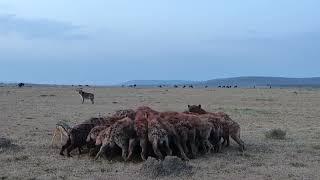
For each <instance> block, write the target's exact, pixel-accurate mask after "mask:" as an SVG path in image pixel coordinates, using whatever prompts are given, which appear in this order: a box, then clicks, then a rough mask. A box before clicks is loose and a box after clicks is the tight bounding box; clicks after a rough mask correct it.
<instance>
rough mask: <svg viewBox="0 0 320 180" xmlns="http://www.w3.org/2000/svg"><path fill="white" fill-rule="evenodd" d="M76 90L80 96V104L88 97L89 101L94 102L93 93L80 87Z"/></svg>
mask: <svg viewBox="0 0 320 180" xmlns="http://www.w3.org/2000/svg"><path fill="white" fill-rule="evenodd" d="M77 91H78V92H79V94H80V95H81V97H82V104H83V103H84V100H85V99H90V101H91V103H92V104H94V94H92V93H88V92H84V91H83V90H82V89H79V90H77Z"/></svg>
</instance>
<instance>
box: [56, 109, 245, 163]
mask: <svg viewBox="0 0 320 180" xmlns="http://www.w3.org/2000/svg"><path fill="white" fill-rule="evenodd" d="M67 133H68V139H67V141H66V143H65V144H64V145H63V146H62V148H61V151H60V154H61V155H64V151H65V150H67V156H71V155H70V153H71V151H72V150H74V149H76V148H78V150H79V154H81V150H82V147H85V146H86V147H88V149H89V152H90V154H91V155H94V156H95V159H98V158H99V157H101V156H104V157H108V156H109V157H110V156H112V155H113V150H114V149H115V148H118V149H119V148H120V149H121V152H122V153H121V155H122V158H123V159H124V161H129V160H131V159H132V157H133V156H134V155H135V154H136V155H137V157H141V159H142V160H146V159H147V158H148V157H149V156H154V157H156V158H158V159H161V160H162V159H164V158H165V156H171V155H175V156H178V157H180V158H181V159H183V160H189V159H190V158H196V157H197V156H199V155H201V154H207V153H210V152H221V151H222V150H223V149H224V148H225V147H228V146H229V145H230V140H229V139H230V137H231V138H232V139H233V140H234V141H235V142H236V143H237V144H238V145H239V149H240V151H244V150H245V146H244V142H243V141H242V140H241V138H240V126H239V124H238V123H237V122H235V121H233V120H232V119H231V118H230V116H228V115H227V114H226V113H223V112H217V113H213V112H207V111H205V110H204V109H202V107H201V105H188V110H187V111H185V112H173V111H172V112H170V111H168V112H159V111H156V110H154V109H152V108H150V107H147V106H141V107H138V108H136V109H135V110H133V109H126V110H118V111H116V112H115V113H114V114H113V115H112V116H108V117H99V118H91V119H89V120H86V121H84V122H83V123H81V124H78V125H76V126H74V127H73V128H71V129H70V130H68V132H67Z"/></svg>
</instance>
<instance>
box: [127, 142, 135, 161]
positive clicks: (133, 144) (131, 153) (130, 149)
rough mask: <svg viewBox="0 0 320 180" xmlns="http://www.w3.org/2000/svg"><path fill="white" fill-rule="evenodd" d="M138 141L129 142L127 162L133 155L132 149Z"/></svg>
mask: <svg viewBox="0 0 320 180" xmlns="http://www.w3.org/2000/svg"><path fill="white" fill-rule="evenodd" d="M137 142H138V140H137V139H130V140H129V155H128V157H127V160H130V159H131V158H132V155H133V151H134V147H135V146H136V145H137Z"/></svg>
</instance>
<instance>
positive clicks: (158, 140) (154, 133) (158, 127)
mask: <svg viewBox="0 0 320 180" xmlns="http://www.w3.org/2000/svg"><path fill="white" fill-rule="evenodd" d="M146 116H148V115H147V114H146ZM146 118H147V119H148V140H149V142H150V143H151V144H152V148H153V151H154V153H155V154H156V155H157V156H158V158H159V159H162V160H163V159H164V156H163V154H162V153H161V151H160V149H161V148H163V149H165V152H166V155H167V156H171V155H172V150H171V149H170V146H169V133H168V131H167V130H166V128H165V127H164V126H163V124H162V123H161V122H160V121H161V120H162V119H161V118H160V116H159V115H155V116H150V117H146Z"/></svg>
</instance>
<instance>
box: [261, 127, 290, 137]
mask: <svg viewBox="0 0 320 180" xmlns="http://www.w3.org/2000/svg"><path fill="white" fill-rule="evenodd" d="M286 134H287V132H286V131H284V130H282V129H271V130H270V131H268V132H267V133H266V138H269V139H285V138H286Z"/></svg>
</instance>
